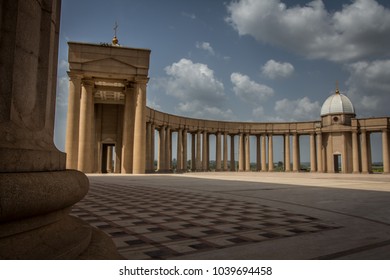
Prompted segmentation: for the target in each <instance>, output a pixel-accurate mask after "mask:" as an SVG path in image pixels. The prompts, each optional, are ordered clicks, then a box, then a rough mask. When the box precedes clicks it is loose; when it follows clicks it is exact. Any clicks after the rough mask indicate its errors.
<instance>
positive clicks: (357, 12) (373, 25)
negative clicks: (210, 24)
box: [226, 0, 390, 61]
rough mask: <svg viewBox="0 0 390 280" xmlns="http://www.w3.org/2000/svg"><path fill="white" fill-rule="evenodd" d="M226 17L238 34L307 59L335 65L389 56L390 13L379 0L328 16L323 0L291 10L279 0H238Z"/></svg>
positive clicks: (360, 0)
mask: <svg viewBox="0 0 390 280" xmlns="http://www.w3.org/2000/svg"><path fill="white" fill-rule="evenodd" d="M227 9H228V13H229V16H228V18H227V19H226V20H227V22H229V23H230V24H231V25H232V26H233V27H234V28H235V29H236V30H237V31H238V33H239V34H240V35H250V36H252V37H254V38H255V39H256V40H258V41H260V42H264V43H269V44H272V45H276V46H279V47H282V48H286V49H288V50H290V51H293V52H295V53H298V54H301V55H304V56H306V57H308V58H323V59H329V60H333V61H346V60H352V59H358V58H361V57H366V56H369V55H389V54H390V10H389V9H386V8H384V7H383V6H381V5H380V4H378V3H377V2H376V1H375V0H356V1H353V2H352V3H351V4H349V5H344V6H343V7H342V10H340V11H337V12H332V13H331V12H328V11H327V10H326V8H325V5H324V3H323V1H321V0H314V1H312V2H310V3H308V4H307V5H305V6H294V7H287V5H286V4H284V3H283V2H281V1H280V0H238V1H233V2H231V3H230V4H229V5H228V6H227Z"/></svg>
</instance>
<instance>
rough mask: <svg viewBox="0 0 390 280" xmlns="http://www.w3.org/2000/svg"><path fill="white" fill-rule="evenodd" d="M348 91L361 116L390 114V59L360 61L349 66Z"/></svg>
mask: <svg viewBox="0 0 390 280" xmlns="http://www.w3.org/2000/svg"><path fill="white" fill-rule="evenodd" d="M347 69H348V71H349V72H350V77H349V79H348V81H347V83H346V84H347V87H348V93H347V95H348V96H349V97H350V98H351V100H352V102H353V104H354V106H355V107H356V111H357V114H358V115H359V116H378V115H388V111H389V109H388V104H389V103H390V80H389V77H390V60H376V61H372V62H367V61H359V62H356V63H351V64H349V65H348V66H347Z"/></svg>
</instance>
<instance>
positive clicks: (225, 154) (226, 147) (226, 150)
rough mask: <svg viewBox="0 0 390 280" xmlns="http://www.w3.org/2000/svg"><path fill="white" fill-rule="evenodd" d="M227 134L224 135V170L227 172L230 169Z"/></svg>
mask: <svg viewBox="0 0 390 280" xmlns="http://www.w3.org/2000/svg"><path fill="white" fill-rule="evenodd" d="M227 137H228V135H227V133H226V132H225V133H224V134H223V170H224V171H227V169H228V165H227V163H228V144H227V143H228V141H227Z"/></svg>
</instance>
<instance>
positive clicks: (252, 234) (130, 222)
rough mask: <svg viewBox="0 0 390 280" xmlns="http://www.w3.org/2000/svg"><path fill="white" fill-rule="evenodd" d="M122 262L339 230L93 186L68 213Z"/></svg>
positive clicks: (216, 201) (175, 194)
mask: <svg viewBox="0 0 390 280" xmlns="http://www.w3.org/2000/svg"><path fill="white" fill-rule="evenodd" d="M71 214H72V215H74V216H77V217H79V218H81V219H83V220H85V221H86V222H88V223H90V224H91V225H92V226H95V227H97V228H99V229H101V230H102V231H104V232H106V233H107V234H108V235H109V236H111V238H112V239H113V241H114V242H115V244H116V246H117V248H118V251H119V253H120V254H121V255H122V256H123V257H125V258H127V259H138V260H142V259H169V258H174V257H175V258H177V257H179V258H180V256H184V255H189V254H194V253H198V252H205V251H210V250H218V249H223V248H229V247H234V246H239V245H244V244H245V245H246V244H251V243H257V242H265V241H269V240H274V239H277V238H286V237H291V236H297V235H304V234H310V233H316V232H321V231H324V230H331V229H336V228H339V227H338V226H337V225H335V224H330V223H328V222H327V223H325V222H323V221H321V220H319V219H317V218H314V217H310V216H307V215H302V214H299V213H292V212H291V211H286V210H284V209H280V208H274V207H270V206H266V205H262V204H259V203H249V202H245V201H240V200H235V199H225V198H220V197H218V196H217V194H209V193H207V195H206V194H204V193H201V194H199V193H194V192H191V191H187V190H180V191H179V190H172V189H169V188H163V187H152V186H148V187H145V186H134V185H128V186H126V185H118V184H109V185H108V184H99V183H94V184H92V185H91V187H90V191H89V193H88V195H87V196H86V197H85V198H84V199H83V200H82V201H80V202H79V203H77V204H76V205H75V206H74V207H73V209H72V212H71Z"/></svg>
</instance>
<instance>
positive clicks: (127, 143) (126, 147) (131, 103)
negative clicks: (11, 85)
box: [122, 88, 135, 173]
mask: <svg viewBox="0 0 390 280" xmlns="http://www.w3.org/2000/svg"><path fill="white" fill-rule="evenodd" d="M134 122H135V94H134V89H133V88H127V89H126V92H125V108H124V112H123V133H122V173H132V172H133V148H134Z"/></svg>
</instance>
